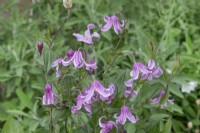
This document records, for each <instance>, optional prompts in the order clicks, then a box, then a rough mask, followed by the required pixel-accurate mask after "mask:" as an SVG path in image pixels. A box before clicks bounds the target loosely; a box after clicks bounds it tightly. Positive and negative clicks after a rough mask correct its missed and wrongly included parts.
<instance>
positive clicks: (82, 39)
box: [73, 30, 94, 44]
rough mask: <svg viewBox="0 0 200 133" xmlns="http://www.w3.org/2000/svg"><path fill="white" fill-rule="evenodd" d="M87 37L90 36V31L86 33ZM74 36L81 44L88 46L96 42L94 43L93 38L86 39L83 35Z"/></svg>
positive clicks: (74, 34)
mask: <svg viewBox="0 0 200 133" xmlns="http://www.w3.org/2000/svg"><path fill="white" fill-rule="evenodd" d="M85 34H87V35H89V33H88V31H87V30H86V33H85ZM73 36H75V37H76V39H77V41H80V42H85V43H87V44H93V43H94V42H93V41H92V39H91V37H90V38H87V37H84V36H83V35H81V34H77V33H73ZM90 36H91V35H90Z"/></svg>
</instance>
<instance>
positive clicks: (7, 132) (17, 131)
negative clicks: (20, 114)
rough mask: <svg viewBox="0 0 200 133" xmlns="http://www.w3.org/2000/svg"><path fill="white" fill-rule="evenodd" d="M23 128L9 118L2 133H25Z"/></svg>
mask: <svg viewBox="0 0 200 133" xmlns="http://www.w3.org/2000/svg"><path fill="white" fill-rule="evenodd" d="M23 132H24V131H23V128H22V127H21V125H20V124H19V122H17V121H16V120H15V119H13V118H12V117H9V118H8V119H7V121H6V123H5V124H4V126H3V129H2V133H23Z"/></svg>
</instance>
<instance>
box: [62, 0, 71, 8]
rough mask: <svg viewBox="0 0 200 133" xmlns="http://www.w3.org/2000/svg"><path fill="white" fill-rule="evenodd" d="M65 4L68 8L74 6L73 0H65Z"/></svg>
mask: <svg viewBox="0 0 200 133" xmlns="http://www.w3.org/2000/svg"><path fill="white" fill-rule="evenodd" d="M63 5H64V7H65V8H67V9H70V8H72V5H73V3H72V0H63Z"/></svg>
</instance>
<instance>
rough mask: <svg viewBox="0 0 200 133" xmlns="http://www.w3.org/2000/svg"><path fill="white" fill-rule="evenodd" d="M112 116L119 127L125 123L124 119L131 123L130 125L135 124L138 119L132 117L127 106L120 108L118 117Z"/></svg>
mask: <svg viewBox="0 0 200 133" xmlns="http://www.w3.org/2000/svg"><path fill="white" fill-rule="evenodd" d="M114 116H115V118H116V123H117V124H121V125H124V124H125V123H126V118H127V119H129V121H131V122H132V123H136V122H137V121H138V120H139V118H138V117H134V116H133V115H132V114H131V112H130V109H129V107H127V106H122V107H121V114H120V115H119V116H117V114H115V115H114Z"/></svg>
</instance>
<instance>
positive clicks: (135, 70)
mask: <svg viewBox="0 0 200 133" xmlns="http://www.w3.org/2000/svg"><path fill="white" fill-rule="evenodd" d="M131 75H132V77H133V79H134V80H136V79H138V77H139V68H138V66H137V64H136V65H133V71H132V73H131Z"/></svg>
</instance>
